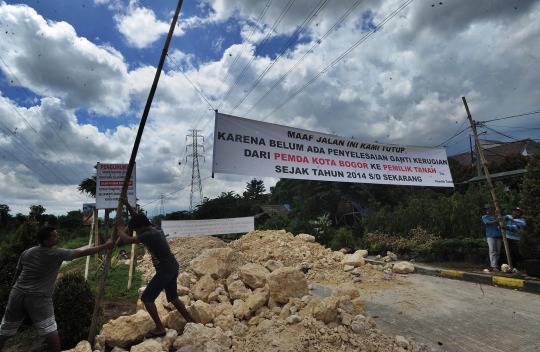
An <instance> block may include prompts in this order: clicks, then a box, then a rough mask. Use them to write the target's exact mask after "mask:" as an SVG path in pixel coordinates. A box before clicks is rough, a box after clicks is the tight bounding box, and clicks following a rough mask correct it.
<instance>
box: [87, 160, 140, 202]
mask: <svg viewBox="0 0 540 352" xmlns="http://www.w3.org/2000/svg"><path fill="white" fill-rule="evenodd" d="M127 169H128V164H100V163H98V164H97V178H96V208H97V209H116V208H117V207H118V199H119V198H120V192H121V191H122V186H123V185H124V178H125V177H126V172H127ZM127 197H128V202H129V204H130V205H131V206H132V207H133V208H135V207H136V204H137V198H136V192H135V165H133V172H132V173H131V178H130V179H129V186H128V190H127Z"/></svg>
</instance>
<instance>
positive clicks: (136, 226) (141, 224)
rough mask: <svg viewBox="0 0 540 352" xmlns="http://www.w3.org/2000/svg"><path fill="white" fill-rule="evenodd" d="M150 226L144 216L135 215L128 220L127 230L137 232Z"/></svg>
mask: <svg viewBox="0 0 540 352" xmlns="http://www.w3.org/2000/svg"><path fill="white" fill-rule="evenodd" d="M148 226H152V225H150V220H148V218H147V217H146V215H144V214H136V215H134V216H133V217H132V218H131V219H130V220H129V228H130V229H132V230H133V231H137V232H139V230H140V229H142V228H145V227H148Z"/></svg>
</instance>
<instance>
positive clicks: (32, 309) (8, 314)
mask: <svg viewBox="0 0 540 352" xmlns="http://www.w3.org/2000/svg"><path fill="white" fill-rule="evenodd" d="M37 237H38V241H39V243H40V245H39V246H37V247H32V248H29V249H27V250H25V251H24V252H23V253H22V254H21V256H20V258H19V262H18V264H17V269H16V272H15V275H14V277H13V283H12V285H13V289H12V290H11V293H10V295H9V300H8V304H7V306H6V311H5V313H4V317H3V318H2V323H1V325H0V351H1V350H2V348H3V347H4V344H5V343H6V340H7V339H9V338H10V337H13V336H15V334H16V333H17V330H18V329H19V326H20V325H21V323H22V322H23V320H24V318H26V315H29V316H30V318H31V319H32V322H33V323H34V326H35V327H36V329H37V333H38V335H39V336H40V337H43V338H45V340H46V341H47V344H48V345H49V350H50V351H53V352H60V336H59V335H58V331H56V321H55V319H54V308H53V302H52V295H53V291H54V284H55V282H56V277H57V276H58V271H59V270H60V266H61V265H62V262H63V261H71V260H73V259H75V258H80V257H85V256H88V255H93V254H96V253H99V252H101V251H103V250H105V249H111V248H114V245H115V242H114V241H112V240H109V241H107V243H104V244H102V245H101V246H96V247H90V248H87V249H62V248H53V247H54V246H56V245H57V244H58V242H59V238H58V233H57V232H56V230H55V229H54V228H53V227H50V226H47V227H43V228H41V229H40V230H39V231H38V234H37Z"/></svg>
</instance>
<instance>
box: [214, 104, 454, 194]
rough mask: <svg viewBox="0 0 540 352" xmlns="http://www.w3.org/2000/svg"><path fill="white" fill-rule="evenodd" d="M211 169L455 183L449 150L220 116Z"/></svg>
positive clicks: (387, 181)
mask: <svg viewBox="0 0 540 352" xmlns="http://www.w3.org/2000/svg"><path fill="white" fill-rule="evenodd" d="M212 172H214V173H224V174H235V175H250V176H265V177H280V178H296V179H305V180H319V181H338V182H359V183H378V184H393V185H410V186H438V187H453V186H454V183H453V182H452V176H451V174H450V168H449V165H448V159H447V158H446V151H445V150H444V148H427V147H414V146H398V145H390V144H380V143H365V142H361V141H358V140H355V139H347V138H341V137H337V136H333V135H329V134H324V133H317V132H312V131H307V130H301V129H298V128H292V127H286V126H281V125H275V124H270V123H266V122H260V121H253V120H248V119H244V118H240V117H236V116H231V115H223V114H219V113H217V114H216V122H215V130H214V156H213V163H212Z"/></svg>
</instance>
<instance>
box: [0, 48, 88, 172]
mask: <svg viewBox="0 0 540 352" xmlns="http://www.w3.org/2000/svg"><path fill="white" fill-rule="evenodd" d="M0 60H2V62H3V63H4V65H5V66H6V68H7V69H8V70H9V72H10V73H11V74H12V75H13V77H14V78H15V79H16V80H17V82H18V83H19V85H20V86H21V88H22V90H23V91H24V92H25V93H26V95H28V97H29V98H30V99H32V97H31V96H30V94H29V93H28V91H27V90H26V89H25V88H24V86H23V84H22V83H21V82H20V81H19V79H18V78H17V76H15V74H14V73H13V72H12V71H11V69H10V68H9V66H8V65H7V64H6V62H5V61H4V59H3V58H2V57H1V56H0ZM10 105H11V102H10ZM12 106H13V105H12ZM36 107H37V109H38V111H39V112H40V113H41V115H42V116H43V118H44V119H45V121H47V123H48V124H49V126H50V127H51V128H52V129H53V131H54V132H55V133H56V135H57V136H58V138H60V140H61V141H62V143H64V145H65V146H66V148H67V149H68V150H69V151H70V153H71V155H73V156H74V157H75V158H77V157H76V156H75V154H73V152H72V151H71V149H69V147H68V146H67V144H66V142H64V140H63V139H62V137H60V135H59V134H58V132H57V131H56V130H55V129H54V127H52V125H51V123H50V121H49V119H47V117H46V116H45V115H44V114H43V112H42V111H41V109H40V108H39V106H37V105H36ZM19 116H21V117H22V115H20V114H19ZM23 120H24V121H25V122H26V123H27V124H28V126H30V128H32V130H34V132H35V133H36V134H37V135H38V136H39V138H40V139H41V140H42V141H43V143H45V144H46V145H47V147H49V148H50V149H51V151H52V152H53V153H54V154H55V155H56V156H57V157H58V159H60V160H61V161H62V163H64V165H65V166H66V167H67V168H68V169H69V171H71V172H72V173H73V175H75V177H76V178H80V176H78V175H77V174H76V173H75V171H73V169H72V168H71V167H69V165H68V164H67V163H66V162H65V161H64V159H62V158H61V157H60V155H58V153H56V152H55V151H54V150H53V149H52V147H51V146H50V145H49V143H47V142H46V141H45V139H43V137H41V135H40V134H39V133H38V132H37V131H36V130H35V129H34V127H32V125H30V123H29V122H28V121H27V120H26V119H24V118H23ZM77 159H78V158H77Z"/></svg>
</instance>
